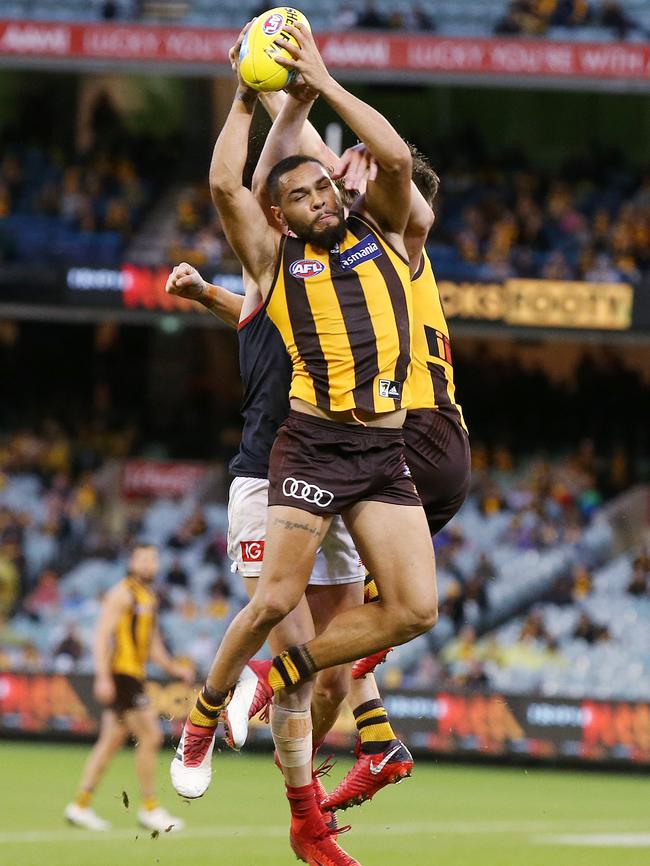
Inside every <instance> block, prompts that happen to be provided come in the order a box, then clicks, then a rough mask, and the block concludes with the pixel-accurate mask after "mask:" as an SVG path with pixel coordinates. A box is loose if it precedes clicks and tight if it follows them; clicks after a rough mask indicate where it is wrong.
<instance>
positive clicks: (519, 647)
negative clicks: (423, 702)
mask: <svg viewBox="0 0 650 866" xmlns="http://www.w3.org/2000/svg"><path fill="white" fill-rule="evenodd" d="M37 442H38V440H35V441H32V443H31V446H30V447H29V448H25V449H24V452H25V453H32V454H34V453H36V451H37V450H38V448H37V445H36V443H37ZM10 450H11V449H10ZM13 453H14V455H15V454H16V453H18V451H17V449H16V448H14V450H13ZM46 453H47V452H46V451H44V450H41V455H42V457H41V458H39V460H41V459H42V460H45V459H46V458H45V457H44V455H45V454H46ZM47 459H50V458H47ZM39 460H36V461H34V459H33V458H31V463H30V461H29V460H27V461H25V460H23V461H22V464H21V461H20V460H17V459H16V457H15V456H14V459H13V463H11V462H10V463H6V464H5V467H4V473H3V474H2V485H0V518H2V520H0V540H1V539H4V541H6V540H7V538H9V535H8V534H7V533H9V532H10V531H11V527H12V526H14V525H21V526H23V527H24V531H23V533H22V537H21V543H20V547H21V553H22V555H23V557H24V584H25V587H24V592H26V594H25V596H24V598H23V600H22V602H15V603H14V611H15V613H14V615H13V617H12V618H11V620H10V621H9V623H8V625H7V626H6V627H5V630H4V632H3V635H2V637H1V638H0V666H2V667H4V668H10V669H15V670H62V671H65V672H70V671H77V672H89V671H90V670H91V656H90V646H91V641H92V635H93V628H94V623H95V621H96V616H97V613H98V609H99V601H100V599H101V596H102V594H103V593H104V592H105V591H106V590H107V589H108V588H109V587H110V586H111V585H113V584H114V583H115V582H116V581H117V580H119V579H120V577H121V575H122V574H123V572H124V565H125V554H124V552H123V551H121V550H119V549H115V550H114V551H113V553H111V554H110V555H107V553H103V554H102V553H101V552H100V551H98V552H93V545H94V546H95V549H97V541H96V539H97V526H96V522H97V517H98V515H97V514H96V513H95V512H93V510H92V509H91V510H90V511H88V512H87V517H86V518H80V517H79V516H76V517H75V519H74V521H72V523H73V526H72V533H73V536H74V537H77V538H78V540H79V543H78V544H77V545H76V546H75V545H72V550H73V560H74V561H73V562H72V563H71V564H69V565H67V566H66V567H64V568H62V569H61V571H62V573H61V577H60V579H58V581H54V584H55V586H56V591H55V592H54V595H53V597H50V595H47V594H44V593H43V592H41V593H40V594H39V587H40V585H41V583H42V582H43V577H42V574H43V571H44V570H45V569H51V568H52V566H53V565H54V566H56V565H57V564H58V563H60V562H61V561H62V559H61V545H62V543H63V541H62V539H61V538H60V537H58V536H57V534H56V532H53V529H52V526H51V525H50V519H51V497H52V496H53V495H54V494H53V493H52V490H53V488H52V481H51V478H50V479H49V480H48V477H47V475H44V469H43V466H44V463H40V462H39ZM568 467H569V464H567V463H566V462H565V461H555V463H551V464H548V466H546V467H545V468H543V469H541V468H540V466H539V464H538V463H530V462H524V463H523V464H521V465H520V466H519V467H518V468H516V469H515V470H509V471H497V470H490V471H489V473H488V474H487V475H480V476H477V478H478V483H477V484H476V485H475V489H474V491H473V493H472V494H471V495H470V497H469V499H468V501H467V503H466V504H465V506H464V508H463V509H462V510H461V512H460V513H459V515H457V517H456V518H455V519H454V521H452V523H451V524H450V525H449V527H447V528H446V529H445V530H444V531H443V532H442V533H441V534H440V536H439V537H438V538H437V539H436V546H437V550H438V562H439V585H440V598H441V617H440V621H439V623H438V625H437V626H436V628H435V629H434V630H433V631H432V632H431V633H430V634H428V635H424V636H422V637H421V638H418V640H417V641H414V642H412V643H411V644H408V645H407V646H405V647H400V648H398V649H397V650H396V651H395V652H394V653H393V655H392V656H391V657H389V661H388V663H387V664H386V665H384V666H382V668H381V669H380V679H381V680H382V682H384V683H388V684H392V685H395V684H398V683H401V684H402V685H404V686H406V687H409V686H413V687H422V685H423V684H426V685H428V686H431V687H434V686H435V685H438V686H440V685H442V684H447V683H452V684H453V683H454V682H456V681H457V682H462V681H463V678H464V677H466V675H467V671H468V666H469V665H471V664H472V663H474V662H479V663H480V665H481V671H482V674H483V675H484V676H485V677H486V679H487V682H488V683H489V685H490V687H492V688H496V689H501V690H504V691H507V692H524V693H525V692H531V691H535V692H540V693H542V694H546V695H548V696H552V695H564V696H567V697H570V696H583V695H590V694H591V695H592V696H599V697H603V696H608V697H611V696H616V697H625V698H634V697H639V696H641V694H642V693H643V689H647V688H648V687H650V662H648V659H649V658H650V600H649V597H642V598H638V597H632V596H630V595H629V594H628V593H627V592H626V588H627V586H628V584H629V581H630V575H631V559H630V556H629V555H624V556H617V557H615V558H611V554H610V550H611V543H612V533H611V529H610V527H609V525H608V524H607V523H606V522H605V521H604V520H603V519H602V518H601V516H600V512H599V509H598V507H597V505H596V506H595V507H591V506H589V507H587V506H586V505H585V503H586V502H587V500H588V497H587V498H585V495H584V494H585V491H588V490H589V485H590V478H589V476H588V475H585V476H583V475H581V474H580V473H579V472H578V473H576V472H575V471H570V469H569V468H568ZM548 473H550V475H549V474H548ZM540 478H542V479H545V483H543V484H542V486H541V487H540ZM553 479H555V480H554V481H553ZM560 479H561V480H562V482H563V486H561V487H559V486H558V484H559V481H560ZM76 483H77V484H80V482H76ZM86 483H87V482H86ZM536 490H537V492H536ZM543 491H546V492H543ZM64 499H65V502H68V503H69V502H72V501H78V499H79V493H78V487H75V485H74V484H73V485H72V486H71V487H69V489H68V491H67V493H66V496H65V498H64ZM119 502H120V500H116V502H115V505H118V504H119ZM572 503H573V504H572ZM575 503H582V505H581V506H580V507H581V508H582V509H583V516H582V518H581V519H580V521H579V523H575V514H574V516H573V517H571V518H570V519H569V518H568V517H567V515H568V514H573V513H574V512H573V509H574V507H575ZM65 507H66V508H68V506H65ZM119 507H120V508H123V507H124V504H122V505H120V506H119ZM567 509H569V511H567ZM73 513H74V511H69V514H70V516H72V514H73ZM542 514H543V515H545V516H544V517H541V516H540V515H542ZM7 515H9V518H7ZM12 520H13V523H12ZM226 522H227V514H226V511H225V508H224V507H223V506H221V505H216V504H209V503H204V504H202V505H201V506H200V509H199V510H198V511H197V503H196V502H195V501H194V499H193V498H192V497H188V498H186V499H183V500H171V499H165V498H153V499H151V500H150V501H149V502H148V504H147V505H146V507H145V509H144V511H142V512H141V514H140V517H139V520H138V523H137V527H138V532H139V534H140V535H141V536H142V537H144V538H147V539H149V540H151V541H153V542H155V543H157V544H158V545H160V548H161V554H162V555H161V574H160V578H159V586H158V588H159V591H160V593H161V600H162V608H161V625H162V629H163V633H164V635H165V638H166V640H167V642H168V644H169V646H170V648H171V649H172V650H173V651H174V652H175V653H176V654H178V655H184V656H185V655H186V656H189V657H191V658H192V659H193V660H194V661H195V663H196V664H197V665H198V667H199V670H200V671H201V672H204V671H205V668H206V667H207V665H208V664H209V661H210V658H211V653H212V651H213V649H214V647H215V645H216V643H217V642H218V640H219V639H220V637H221V635H222V634H223V632H224V631H225V628H226V627H227V625H228V623H229V622H230V620H231V619H232V617H233V616H234V615H235V614H236V612H237V611H238V610H239V609H240V607H241V605H242V604H243V603H244V601H245V597H244V593H243V588H242V585H241V581H240V580H239V579H238V577H237V576H236V575H235V574H232V573H231V572H230V570H229V567H228V562H227V561H226V560H225V558H224V555H223V551H224V544H225V533H226V529H227V526H226ZM182 527H185V528H186V529H187V530H188V531H184V530H183V529H182ZM179 528H181V529H180V530H179ZM3 533H4V534H3ZM67 543H68V544H69V540H68V542H67ZM2 549H3V548H2V545H1V544H0V552H1V551H2ZM578 566H579V567H581V568H583V569H588V570H590V571H591V573H593V580H592V582H591V590H590V592H588V593H587V594H586V595H585V596H584V597H581V598H580V599H579V600H577V601H575V602H573V600H571V601H570V603H567V604H565V605H563V606H558V605H557V604H555V605H554V604H551V603H549V602H545V601H544V599H545V598H547V597H549V592H550V591H551V590H552V588H553V587H554V585H555V582H556V581H557V580H558V578H559V577H561V576H562V575H563V574H566V573H567V572H569V571H571V569H575V568H576V567H578ZM172 571H174V572H175V574H176V576H177V577H178V575H179V574H180V575H181V577H182V579H180V580H175V581H174V582H173V583H172V582H171V581H170V579H169V577H170V573H171V572H172ZM481 575H482V577H481ZM477 579H478V585H479V586H482V591H480V592H478V593H476V592H474V591H473V590H472V586H474V587H475V588H476V586H477V584H476V581H477ZM184 581H186V585H183V582H184ZM44 598H46V599H47V602H44V601H42V599H44ZM39 599H41V600H40V601H39ZM531 606H532V609H533V611H534V612H535V615H536V616H538V617H541V620H542V622H543V624H545V628H546V630H547V632H548V634H547V636H546V638H545V640H546V639H549V640H552V642H553V646H552V647H550V645H547V644H546V643H544V642H543V641H539V640H532V641H528V640H526V641H523V642H522V640H521V638H520V635H521V633H522V628H523V626H524V623H525V622H526V616H527V615H528V616H529V615H530V614H526V613H522V611H523V612H526V611H530V609H531ZM454 612H456V613H454ZM581 613H587V614H588V616H589V617H590V619H591V620H593V621H594V622H595V623H607V626H608V628H609V639H608V640H606V641H602V642H601V641H599V642H594V643H593V644H587V643H585V641H582V640H577V639H576V638H574V637H573V631H574V629H575V627H576V624H577V621H578V619H579V616H580V614H581ZM470 628H471V630H472V632H473V633H474V634H473V635H472V634H470V633H469V632H468V629H470ZM71 629H72V631H73V634H74V635H75V638H76V639H77V640H78V641H79V642H80V644H81V648H80V653H79V657H78V658H71V657H70V656H68V655H65V654H62V653H57V652H56V649H57V647H58V646H59V644H60V643H61V641H62V640H63V639H64V638H65V637H66V635H67V634H68V632H69V631H70V630H71ZM476 633H478V634H479V635H480V634H482V637H480V636H479V637H477V636H476ZM459 647H460V649H459Z"/></svg>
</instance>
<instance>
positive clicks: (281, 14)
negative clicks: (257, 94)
mask: <svg viewBox="0 0 650 866" xmlns="http://www.w3.org/2000/svg"><path fill="white" fill-rule="evenodd" d="M297 23H301V24H304V25H305V27H309V21H308V20H307V19H306V18H305V16H304V15H303V14H302V12H300V11H299V10H298V9H294V8H293V7H291V6H277V7H276V8H275V9H269V10H268V12H263V13H262V15H259V16H258V17H257V18H256V19H255V20H254V21H253V23H252V24H251V26H250V29H249V31H248V33H247V34H246V36H245V37H244V41H243V42H242V45H241V49H240V51H239V71H240V72H241V77H242V79H243V80H244V82H245V83H246V84H247V85H248V86H249V87H252V88H253V89H254V90H265V91H270V90H282V89H283V88H284V87H286V86H287V84H290V83H291V79H292V78H293V77H294V72H293V71H292V70H289V69H286V68H285V67H284V66H281V65H280V64H279V63H276V62H275V57H276V56H277V55H278V54H284V56H285V57H290V56H291V55H290V54H289V52H288V51H285V50H284V49H283V48H279V47H278V46H277V45H275V40H276V39H284V40H286V41H287V42H293V44H294V45H296V44H297V43H296V40H295V39H294V38H293V36H291V35H290V34H289V33H287V32H286V30H285V28H286V26H287V24H291V25H293V26H295V25H296V24H297ZM310 29H311V28H310Z"/></svg>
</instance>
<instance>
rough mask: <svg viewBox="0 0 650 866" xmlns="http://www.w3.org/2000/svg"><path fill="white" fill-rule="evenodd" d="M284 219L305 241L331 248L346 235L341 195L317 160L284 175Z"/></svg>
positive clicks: (281, 198)
mask: <svg viewBox="0 0 650 866" xmlns="http://www.w3.org/2000/svg"><path fill="white" fill-rule="evenodd" d="M279 210H280V212H281V214H282V218H283V220H284V222H286V224H287V226H288V228H289V229H291V231H292V232H293V233H294V234H295V235H296V237H298V238H300V239H301V240H303V241H307V242H308V243H310V244H312V245H313V246H315V247H318V249H321V250H329V249H331V248H332V247H333V246H335V245H336V244H337V243H340V242H341V241H342V240H343V238H344V237H345V214H344V211H343V204H342V202H341V196H340V193H339V191H338V189H337V188H336V186H335V185H334V183H333V182H332V179H331V177H330V176H329V174H328V173H327V172H326V171H325V169H324V168H323V166H322V165H319V164H318V163H317V162H305V163H303V164H302V165H299V166H298V167H297V168H295V169H293V171H289V172H287V173H286V174H285V175H282V177H281V178H280V208H279Z"/></svg>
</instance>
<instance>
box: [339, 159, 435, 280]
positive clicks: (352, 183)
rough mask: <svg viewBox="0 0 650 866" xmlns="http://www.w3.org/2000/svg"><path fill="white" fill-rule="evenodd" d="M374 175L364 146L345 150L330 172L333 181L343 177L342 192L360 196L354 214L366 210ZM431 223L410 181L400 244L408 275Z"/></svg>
mask: <svg viewBox="0 0 650 866" xmlns="http://www.w3.org/2000/svg"><path fill="white" fill-rule="evenodd" d="M375 176H376V167H375V162H374V160H373V159H372V158H371V156H370V153H369V151H368V149H367V147H366V146H365V144H357V145H355V146H354V147H349V148H348V149H347V150H346V151H345V153H343V154H342V155H341V158H340V160H339V161H338V162H337V164H336V166H335V168H334V172H333V173H332V177H333V178H335V179H338V178H343V180H344V182H345V186H346V189H356V190H358V191H359V192H360V193H361V195H360V196H359V198H358V199H357V200H356V202H355V203H354V210H357V211H365V210H366V208H365V201H366V199H365V191H366V189H367V186H368V183H369V182H370V181H372V180H374V178H375ZM434 220H435V215H434V213H433V211H432V209H431V208H430V207H429V205H428V204H427V202H426V200H425V198H424V196H423V195H422V193H421V192H420V190H419V189H418V188H417V186H416V185H415V183H413V181H411V209H410V211H409V216H408V222H407V224H406V229H405V231H404V245H405V247H406V252H407V254H408V258H409V262H410V264H411V273H414V272H415V271H416V270H417V269H418V267H419V265H420V261H421V258H422V250H423V249H424V244H425V242H426V239H427V237H428V236H429V232H430V231H431V226H432V225H433V223H434Z"/></svg>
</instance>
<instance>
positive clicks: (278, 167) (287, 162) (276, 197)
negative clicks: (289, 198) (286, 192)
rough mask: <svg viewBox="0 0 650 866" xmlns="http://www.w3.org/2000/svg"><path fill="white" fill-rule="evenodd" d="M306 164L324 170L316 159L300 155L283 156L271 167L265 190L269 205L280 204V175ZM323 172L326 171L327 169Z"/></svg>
mask: <svg viewBox="0 0 650 866" xmlns="http://www.w3.org/2000/svg"><path fill="white" fill-rule="evenodd" d="M306 162H315V163H318V165H322V166H323V168H325V166H324V165H323V163H322V162H321V161H320V159H316V157H315V156H303V155H302V154H296V155H295V156H285V158H284V159H281V160H280V162H277V163H276V164H275V165H274V166H273V168H272V169H271V171H270V172H269V176H268V177H267V179H266V190H267V192H268V194H269V198H270V199H271V204H274V205H278V204H279V203H280V178H281V177H282V175H283V174H286V173H287V172H289V171H293V170H294V168H298V166H299V165H303V164H304V163H306ZM325 170H326V171H327V169H325Z"/></svg>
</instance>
